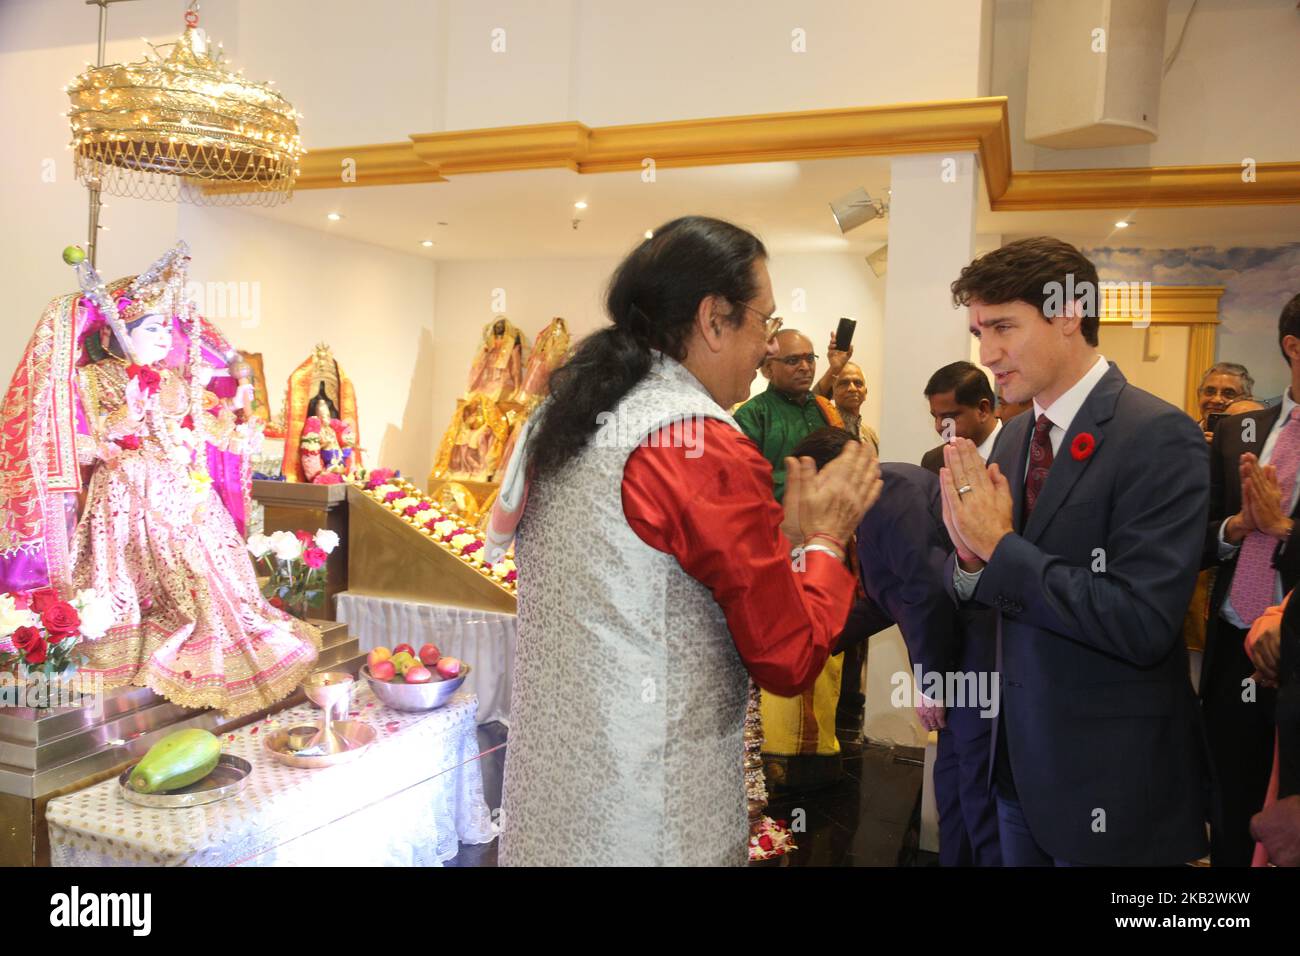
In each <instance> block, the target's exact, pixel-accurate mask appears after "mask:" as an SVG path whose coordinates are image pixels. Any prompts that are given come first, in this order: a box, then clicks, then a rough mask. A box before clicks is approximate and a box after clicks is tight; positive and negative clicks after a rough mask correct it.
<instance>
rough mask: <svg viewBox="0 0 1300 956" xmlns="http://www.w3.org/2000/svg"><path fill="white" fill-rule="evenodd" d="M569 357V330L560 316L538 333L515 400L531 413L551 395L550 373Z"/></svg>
mask: <svg viewBox="0 0 1300 956" xmlns="http://www.w3.org/2000/svg"><path fill="white" fill-rule="evenodd" d="M568 357H569V329H568V327H567V326H566V325H565V324H564V319H562V318H560V317H559V316H558V315H557V316H556V317H555V318H553V319H551V321H550V322H549V323H548V324H547V326H546V328H544V329H542V331H540V332H538V333H537V339H536V340H535V341H534V342H533V351H532V354H531V355H529V356H528V367H527V368H526V369H525V370H524V380H523V382H522V383H521V384H520V386H519V390H518V391H516V392H515V394H514V401H515V402H517V403H518V404H519V405H522V406H523V407H524V409H526V410H527V411H531V410H532V409H533V408H535V407H536V406H537V405H539V404H541V401H542V399H544V398H545V397H546V396H547V395H548V394H549V388H548V382H549V381H550V378H551V373H552V372H553V371H555V370H556V369H557V368H559V367H560V366H561V365H563V364H564V360H565V359H567V358H568Z"/></svg>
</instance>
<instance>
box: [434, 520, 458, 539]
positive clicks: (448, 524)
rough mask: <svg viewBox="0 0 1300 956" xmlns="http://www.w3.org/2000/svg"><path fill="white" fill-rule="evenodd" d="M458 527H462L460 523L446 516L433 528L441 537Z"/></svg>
mask: <svg viewBox="0 0 1300 956" xmlns="http://www.w3.org/2000/svg"><path fill="white" fill-rule="evenodd" d="M458 527H460V525H458V524H456V522H454V521H452V520H451V519H450V518H444V519H443V520H442V521H439V522H438V523H437V524H435V525H434V526H433V530H434V531H435V532H437V534H438V536H439V537H441V536H442V535H444V534H447V533H448V532H450V531H455V530H456V529H457V528H458Z"/></svg>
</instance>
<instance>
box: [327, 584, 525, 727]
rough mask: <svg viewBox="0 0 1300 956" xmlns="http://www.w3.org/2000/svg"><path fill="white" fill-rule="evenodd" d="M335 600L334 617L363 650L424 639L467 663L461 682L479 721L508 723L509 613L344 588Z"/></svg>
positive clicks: (511, 620)
mask: <svg viewBox="0 0 1300 956" xmlns="http://www.w3.org/2000/svg"><path fill="white" fill-rule="evenodd" d="M335 601H336V604H335V616H336V617H338V619H339V620H340V621H342V622H343V623H345V624H347V626H348V632H349V633H350V634H351V635H352V636H353V637H355V638H356V639H357V640H358V642H360V644H361V648H362V650H366V651H368V650H370V649H371V648H372V647H379V646H380V645H383V646H384V647H395V646H397V645H398V644H410V645H411V646H412V647H414V648H415V649H416V650H417V651H418V650H419V649H420V647H421V646H422V645H424V644H426V643H428V644H436V645H437V646H438V650H440V651H442V653H443V654H446V655H448V656H450V657H459V658H460V659H461V660H463V661H465V662H466V663H468V664H469V665H470V666H471V667H472V668H473V669H472V670H471V671H470V675H469V677H468V678H467V679H466V681H465V684H464V687H466V688H467V689H469V690H470V691H472V692H473V693H475V694H477V695H478V699H479V708H478V719H479V723H482V724H486V723H489V722H491V721H494V720H499V721H501V723H503V724H506V725H507V726H508V725H509V724H510V679H511V675H512V674H513V673H514V659H515V638H516V635H517V632H518V629H517V626H516V624H515V616H514V615H513V614H497V613H495V612H493V611H471V610H467V609H466V608H460V607H447V606H445V605H441V604H424V603H422V602H419V601H401V600H397V599H395V598H380V597H369V596H367V595H362V594H352V593H350V592H347V591H345V592H343V593H342V594H340V595H338V596H337V598H336V599H335Z"/></svg>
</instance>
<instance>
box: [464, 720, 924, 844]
mask: <svg viewBox="0 0 1300 956" xmlns="http://www.w3.org/2000/svg"><path fill="white" fill-rule="evenodd" d="M478 736H479V749H480V751H487V750H489V749H491V748H492V747H495V746H497V745H498V744H500V743H502V742H504V741H505V739H506V730H505V727H504V726H502V725H501V724H498V723H492V724H484V725H483V726H481V727H479V729H478ZM505 755H506V751H505V748H502V749H501V750H498V751H496V752H495V753H491V754H488V755H487V756H485V757H483V758H482V760H481V761H480V763H481V765H482V771H483V792H484V797H485V798H486V800H487V803H488V806H490V807H499V806H500V805H501V775H502V771H503V770H504V768H505ZM922 756H923V752H922V751H921V750H919V749H916V748H912V747H895V746H890V745H883V744H871V743H868V744H867V746H865V747H864V748H862V751H861V752H860V753H854V754H846V755H845V756H843V757H842V758H841V759H842V761H843V768H844V776H843V778H842V779H841V780H840V781H839V782H838V783H835V784H833V785H831V786H828V787H824V788H822V789H820V790H816V791H812V792H805V793H800V794H797V795H780V794H777V795H774V796H773V798H772V801H771V804H770V806H769V808H768V812H769V813H770V814H771V815H772V816H774V817H776V818H778V819H785V820H795V819H799V818H800V816H801V817H802V820H803V821H804V824H805V825H806V829H805V831H804V832H802V833H796V834H795V842H796V844H797V846H798V849H796V850H795V851H794V852H793V853H791V854H790V856H789V859H788V862H786V864H785V865H788V866H936V865H938V857H937V856H936V855H935V854H933V853H927V852H925V851H923V850H919V849H917V836H918V833H919V822H920V807H921V777H922ZM796 810H802V811H803V813H802V814H801V815H796V814H795V811H796ZM447 865H448V866H496V865H497V845H496V842H495V841H493V842H492V843H489V844H487V845H486V846H468V845H464V844H462V846H461V848H460V854H459V855H458V856H457V857H456V858H455V859H454V860H451V861H450V862H449V863H448V864H447Z"/></svg>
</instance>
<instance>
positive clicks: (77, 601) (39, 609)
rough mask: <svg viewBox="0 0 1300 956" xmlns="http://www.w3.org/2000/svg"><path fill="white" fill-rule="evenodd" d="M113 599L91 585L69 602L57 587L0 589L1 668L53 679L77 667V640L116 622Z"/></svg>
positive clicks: (79, 658) (93, 635) (93, 637)
mask: <svg viewBox="0 0 1300 956" xmlns="http://www.w3.org/2000/svg"><path fill="white" fill-rule="evenodd" d="M113 623H114V615H113V604H112V601H111V600H110V599H109V598H108V597H107V596H103V595H100V594H98V593H96V592H95V591H94V590H93V589H91V588H87V589H86V590H84V591H78V592H77V593H76V594H74V595H73V596H72V599H71V600H69V601H65V600H63V599H62V598H60V597H59V595H58V592H56V591H55V590H54V589H53V588H42V589H40V590H36V591H20V592H18V593H16V594H0V670H7V671H13V672H15V673H18V674H20V675H21V676H23V677H27V678H31V677H34V676H36V675H42V676H44V677H45V678H46V679H47V680H48V679H50V678H53V677H57V676H60V675H63V674H70V673H71V672H73V671H75V670H76V665H77V664H79V663H82V662H83V660H84V656H83V655H81V654H77V653H76V648H77V645H78V644H79V643H80V642H81V641H82V639H83V638H84V639H86V640H92V641H95V640H99V639H100V638H102V637H103V636H104V635H105V634H107V633H108V630H109V628H111V627H112V626H113Z"/></svg>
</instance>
